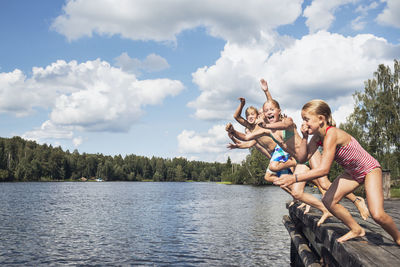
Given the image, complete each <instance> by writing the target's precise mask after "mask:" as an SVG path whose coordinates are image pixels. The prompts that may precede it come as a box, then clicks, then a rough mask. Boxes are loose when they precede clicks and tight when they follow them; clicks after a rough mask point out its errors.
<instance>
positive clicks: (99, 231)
mask: <svg viewBox="0 0 400 267" xmlns="http://www.w3.org/2000/svg"><path fill="white" fill-rule="evenodd" d="M289 199H290V197H289V195H287V194H286V193H285V192H283V191H282V190H281V189H280V188H278V187H274V186H268V187H254V186H243V185H221V184H216V183H149V182H146V183H137V182H102V183H89V182H87V183H67V182H66V183H56V182H54V183H1V184H0V200H1V207H0V240H1V242H0V264H1V265H11V264H15V265H30V266H35V265H89V266H90V265H114V266H115V265H151V266H170V265H173V266H226V265H230V266H260V265H263V266H289V261H290V259H289V253H290V239H289V235H288V233H287V231H286V229H285V227H284V226H283V224H282V216H283V215H284V214H287V210H286V208H285V202H286V201H287V200H289Z"/></svg>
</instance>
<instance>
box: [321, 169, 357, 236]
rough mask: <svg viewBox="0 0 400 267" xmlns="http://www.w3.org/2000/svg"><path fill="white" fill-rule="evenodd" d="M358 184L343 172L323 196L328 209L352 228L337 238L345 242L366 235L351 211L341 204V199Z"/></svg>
mask: <svg viewBox="0 0 400 267" xmlns="http://www.w3.org/2000/svg"><path fill="white" fill-rule="evenodd" d="M358 186H359V183H358V182H356V181H355V180H353V179H351V178H350V177H349V176H348V175H347V174H342V175H339V176H338V177H337V178H336V179H335V181H333V183H332V185H331V186H330V187H329V189H328V191H326V193H325V195H324V196H323V197H322V202H323V203H324V205H325V206H326V207H327V208H328V210H329V211H330V212H332V214H333V215H335V216H336V217H337V218H338V219H339V220H341V221H342V222H343V223H344V224H345V225H346V226H347V227H349V228H350V231H349V232H348V233H347V234H345V235H343V236H342V237H340V238H338V239H337V241H338V242H344V241H346V240H349V239H351V238H355V237H358V236H364V235H365V231H364V229H363V228H361V226H360V225H359V224H358V223H357V222H356V220H354V218H353V217H352V216H351V214H350V212H349V211H348V210H347V209H346V208H345V207H343V206H342V205H340V204H339V201H340V200H341V199H342V198H343V197H344V196H346V195H347V194H348V193H350V192H352V191H353V190H354V189H356V188H357V187H358Z"/></svg>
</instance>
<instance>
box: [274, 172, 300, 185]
mask: <svg viewBox="0 0 400 267" xmlns="http://www.w3.org/2000/svg"><path fill="white" fill-rule="evenodd" d="M295 182H296V177H295V176H294V175H289V174H284V175H281V177H277V178H275V179H274V185H279V186H280V187H287V186H289V185H292V184H294V183H295Z"/></svg>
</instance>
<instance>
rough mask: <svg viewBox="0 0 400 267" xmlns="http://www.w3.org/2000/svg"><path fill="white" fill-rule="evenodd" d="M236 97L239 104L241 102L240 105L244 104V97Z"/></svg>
mask: <svg viewBox="0 0 400 267" xmlns="http://www.w3.org/2000/svg"><path fill="white" fill-rule="evenodd" d="M238 99H239V101H240V104H241V105H242V106H244V105H245V104H246V99H244V98H243V97H239V98H238Z"/></svg>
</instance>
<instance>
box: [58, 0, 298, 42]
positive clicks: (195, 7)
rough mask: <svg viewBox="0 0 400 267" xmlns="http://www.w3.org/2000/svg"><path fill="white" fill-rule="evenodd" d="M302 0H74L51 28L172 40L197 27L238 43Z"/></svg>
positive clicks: (289, 13) (289, 15)
mask: <svg viewBox="0 0 400 267" xmlns="http://www.w3.org/2000/svg"><path fill="white" fill-rule="evenodd" d="M302 2H303V1H302V0H267V1H258V0H249V1H246V3H245V4H244V3H243V2H242V1H239V0H236V1H232V0H221V1H212V0H194V1H186V0H177V1H157V0H136V1H131V0H119V1H107V0H74V1H68V2H67V3H66V4H65V6H64V7H63V14H62V15H60V16H58V17H57V18H56V19H55V20H54V22H53V24H52V28H53V29H54V30H56V31H57V32H59V33H60V34H63V35H65V36H66V37H67V38H68V39H69V40H75V39H78V38H80V37H83V36H92V34H93V33H96V34H99V35H108V36H110V35H120V36H122V37H123V38H129V39H132V40H154V41H173V42H175V41H176V35H177V34H179V33H180V32H182V31H184V30H188V29H193V28H196V27H199V26H202V27H206V28H207V29H208V31H209V33H210V34H211V35H212V36H215V37H221V38H223V39H225V40H230V41H236V42H243V41H247V40H249V39H254V38H257V37H258V36H259V34H260V31H263V30H268V29H272V28H274V27H276V26H279V25H283V24H289V23H292V22H294V21H295V20H296V18H297V17H298V16H299V15H300V14H301V4H302Z"/></svg>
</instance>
